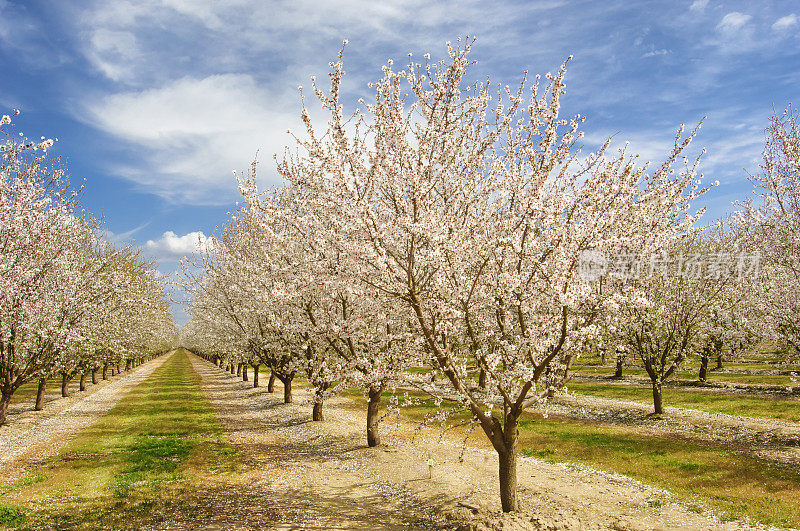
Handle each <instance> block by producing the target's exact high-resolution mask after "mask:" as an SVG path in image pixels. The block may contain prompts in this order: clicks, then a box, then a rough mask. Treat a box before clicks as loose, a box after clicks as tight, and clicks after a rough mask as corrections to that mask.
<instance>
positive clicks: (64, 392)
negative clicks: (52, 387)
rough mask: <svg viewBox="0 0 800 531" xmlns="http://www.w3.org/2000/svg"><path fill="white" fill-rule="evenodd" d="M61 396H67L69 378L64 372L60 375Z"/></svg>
mask: <svg viewBox="0 0 800 531" xmlns="http://www.w3.org/2000/svg"><path fill="white" fill-rule="evenodd" d="M61 396H62V397H67V396H69V378H68V377H67V373H65V372H62V373H61Z"/></svg>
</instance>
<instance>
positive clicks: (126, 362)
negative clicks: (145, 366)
mask: <svg viewBox="0 0 800 531" xmlns="http://www.w3.org/2000/svg"><path fill="white" fill-rule="evenodd" d="M132 366H133V363H131V360H129V359H128V360H125V370H126V371H129V370H131V367H132Z"/></svg>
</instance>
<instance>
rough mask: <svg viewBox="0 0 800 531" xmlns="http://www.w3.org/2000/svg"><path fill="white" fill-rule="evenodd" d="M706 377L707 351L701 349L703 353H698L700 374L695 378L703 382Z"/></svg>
mask: <svg viewBox="0 0 800 531" xmlns="http://www.w3.org/2000/svg"><path fill="white" fill-rule="evenodd" d="M707 377H708V352H707V351H703V353H702V354H701V355H700V374H699V375H698V376H697V378H698V379H699V380H700V381H701V382H705V381H706V378H707Z"/></svg>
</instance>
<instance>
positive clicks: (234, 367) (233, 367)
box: [231, 363, 236, 374]
mask: <svg viewBox="0 0 800 531" xmlns="http://www.w3.org/2000/svg"><path fill="white" fill-rule="evenodd" d="M231 374H236V364H235V363H231Z"/></svg>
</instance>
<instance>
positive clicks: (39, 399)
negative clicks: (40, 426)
mask: <svg viewBox="0 0 800 531" xmlns="http://www.w3.org/2000/svg"><path fill="white" fill-rule="evenodd" d="M46 383H47V378H39V387H37V388H36V404H34V406H33V410H34V411H41V410H42V408H43V407H44V386H45V384H46Z"/></svg>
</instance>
